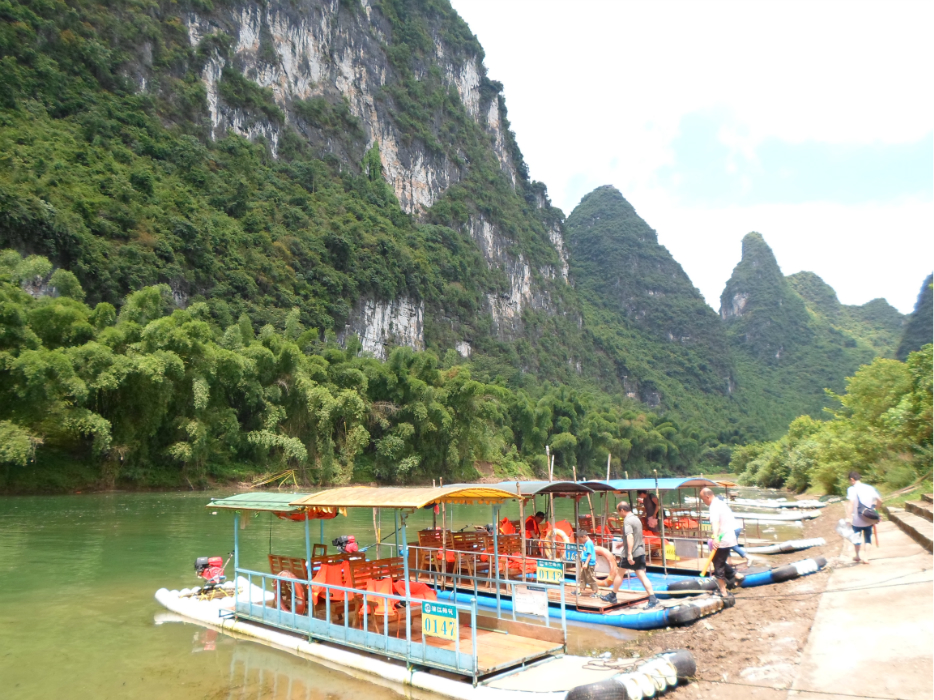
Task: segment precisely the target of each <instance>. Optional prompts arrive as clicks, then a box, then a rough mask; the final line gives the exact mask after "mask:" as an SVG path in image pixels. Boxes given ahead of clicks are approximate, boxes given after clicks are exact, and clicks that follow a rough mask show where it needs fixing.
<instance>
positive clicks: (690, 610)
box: [668, 605, 701, 627]
mask: <svg viewBox="0 0 934 700" xmlns="http://www.w3.org/2000/svg"><path fill="white" fill-rule="evenodd" d="M700 616H701V611H700V609H699V608H697V607H696V606H694V605H677V606H675V607H673V608H668V624H669V625H670V626H672V627H676V626H681V625H689V624H691V623H692V622H694V620H696V619H698V618H699V617H700Z"/></svg>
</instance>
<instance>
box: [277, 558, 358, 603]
mask: <svg viewBox="0 0 934 700" xmlns="http://www.w3.org/2000/svg"><path fill="white" fill-rule="evenodd" d="M315 548H316V549H312V552H315V551H321V549H322V548H323V549H324V550H327V545H320V544H316V545H315ZM359 559H365V555H364V554H331V555H327V554H325V555H322V556H317V557H315V556H313V557H312V558H311V567H310V570H309V569H308V568H306V561H305V560H304V559H300V558H298V557H287V556H284V555H281V554H270V555H269V570H270V571H271V572H272V573H273V574H276V575H278V574H280V573H282V572H283V571H288V572H289V573H291V574H292V575H293V576H295V578H297V579H307V578H312V579H313V580H314V577H315V576H316V574H317V573H318V572H319V571H320V570H321V567H322V566H323V565H328V566H335V565H336V566H337V567H338V568H339V567H340V565H341V564H342V563H343V562H347V561H355V560H359ZM320 582H321V581H320V580H319V583H320ZM324 582H325V583H333V584H335V585H338V586H343V585H346V584H345V583H344V582H343V579H341V580H336V579H335V580H334V581H324ZM290 585H295V586H298V585H302V584H298V583H295V584H290ZM286 590H289V589H286ZM303 590H304V593H305V598H306V599H308V598H309V597H310V596H309V595H308V593H309V591H308V587H307V586H303ZM339 600H340V601H343V597H341V598H340V599H339ZM290 604H291V601H290ZM319 607H320V606H319ZM308 609H309V611H310V612H311V614H312V615H314V614H315V612H316V608H315V606H314V605H309V606H308ZM320 609H321V610H323V607H320ZM338 612H339V613H340V616H341V617H342V616H343V614H344V608H343V605H341V606H340V610H339V611H338Z"/></svg>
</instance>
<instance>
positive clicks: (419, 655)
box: [234, 567, 480, 683]
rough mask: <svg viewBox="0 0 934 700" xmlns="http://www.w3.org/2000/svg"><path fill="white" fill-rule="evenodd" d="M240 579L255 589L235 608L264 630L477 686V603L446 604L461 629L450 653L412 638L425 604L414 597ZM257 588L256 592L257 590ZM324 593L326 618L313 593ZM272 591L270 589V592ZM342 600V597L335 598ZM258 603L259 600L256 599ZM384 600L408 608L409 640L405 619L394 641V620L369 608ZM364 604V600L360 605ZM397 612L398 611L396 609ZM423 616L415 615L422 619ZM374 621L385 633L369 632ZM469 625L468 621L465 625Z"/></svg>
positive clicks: (267, 578) (255, 576)
mask: <svg viewBox="0 0 934 700" xmlns="http://www.w3.org/2000/svg"><path fill="white" fill-rule="evenodd" d="M235 575H236V576H242V577H244V578H245V579H246V580H247V581H248V582H249V584H250V586H249V593H248V594H247V600H242V598H241V596H240V593H239V591H235V594H234V595H235V598H234V607H235V610H236V614H237V615H238V616H240V617H243V618H246V619H249V620H253V621H255V622H260V623H262V624H265V625H270V626H272V627H277V628H280V629H285V630H288V631H291V632H298V633H301V634H303V635H306V636H308V637H309V639H319V640H326V641H332V642H336V643H338V644H341V645H345V646H349V647H354V648H358V649H362V650H365V651H371V652H377V653H379V654H382V655H385V656H389V657H393V658H397V659H401V660H404V661H406V662H407V663H416V664H422V665H424V666H429V667H432V668H438V669H442V670H446V671H452V672H454V673H458V674H461V675H466V676H470V677H471V678H472V679H473V680H474V683H476V680H477V677H478V674H479V670H480V669H479V665H478V660H477V634H476V632H477V603H476V601H474V602H472V603H470V604H467V603H457V602H450V603H448V602H445V603H444V605H447V606H450V607H452V608H454V609H455V610H456V613H455V614H456V615H457V617H458V624H457V628H456V636H455V639H454V643H455V644H454V649H453V650H452V649H445V648H441V647H438V646H435V645H433V644H431V643H430V642H429V641H428V640H429V639H430V637H429V636H428V635H425V634H424V633H423V634H422V635H421V638H420V641H419V640H416V639H413V635H412V618H413V606H417V605H420V604H422V603H424V602H426V601H423V600H421V599H413V598H411V597H408V598H406V596H400V595H395V594H391V593H378V592H375V591H364V590H360V589H354V588H348V587H346V586H338V585H334V584H327V583H317V582H313V581H309V580H307V579H297V578H291V577H288V578H287V577H284V576H278V575H274V574H267V573H264V572H260V571H253V570H250V569H242V568H239V567H238V568H236V569H235ZM285 586H291V587H292V589H291V595H292V604H291V605H290V606H289V607H290V608H291V609H290V610H286V609H283V607H284V606H283V605H282V590H283V587H285ZM294 586H305V587H306V590H307V591H308V593H307V599H306V605H307V610H306V612H305V613H304V614H302V613H298V612H297V611H296V608H297V605H296V604H295V597H296V595H295V588H294ZM254 587H255V588H254ZM312 588H315V589H318V588H320V589H322V591H321V593H322V595H323V597H324V603H325V604H324V605H323V606H322V607H323V612H324V618H323V619H322V618H319V617H316V616H315V615H314V613H315V610H314V606H313V605H312V601H311V596H312V593H311V590H312ZM256 589H259V590H260V591H262V594H261V595H260V594H255V591H256ZM270 589H271V590H270ZM332 592H334V593H339V594H343V595H342V597H343V611H342V613H343V614H342V615H340V617H341V618H342V620H341V623H340V624H337V623H335V622H334V621H333V619H332V605H331V603H332ZM336 597H341V596H336ZM257 598H259V599H258V600H257ZM378 598H381V599H383V601H384V602H383V605H384V609H386V608H390V607H391V606H392V603H393V602H395V603H405V605H404V612H405V615H404V620H405V638H404V639H403V638H401V637H400V636H398V635H400V634H401V632H402V629H401V627H400V624H401V623H402V619H403V617H402V615H401V614H400V615H399V620H398V624H397V625H396V630H395V631H396V635H397V637H395V638H394V637H392V635H391V634H390V628H389V618H390V616H389V615H377V614H376V613H371V612H370V605H371V604H373V603H374V602H375V600H376V599H378ZM356 599H360V600H356ZM268 602H272V603H273V606H272V607H270V606H269V605H268V604H267V603H268ZM397 610H398V609H397ZM353 613H357V614H358V615H359V617H358V619H357V620H356V622H358V623H361V624H360V627H359V628H357V627H355V626H354V625H353V624H352V623H351V614H353ZM400 613H401V611H400ZM468 613H469V617H470V625H469V630H470V653H465V651H462V645H463V643H464V642H465V640H463V639H462V637H463V634H462V625H461V620H460V618H461V615H462V614H464V615H465V616H466V614H468ZM417 615H418V614H416V616H417ZM373 617H377V618H378V617H382V618H383V620H382V622H383V624H382V630H381V631H379V632H371V631H370V622H371V618H373ZM464 621H465V622H466V620H464Z"/></svg>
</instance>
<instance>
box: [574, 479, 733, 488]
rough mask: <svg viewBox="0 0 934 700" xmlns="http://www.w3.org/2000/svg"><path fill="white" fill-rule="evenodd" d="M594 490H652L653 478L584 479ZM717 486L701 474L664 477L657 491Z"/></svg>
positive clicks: (659, 482)
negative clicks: (685, 476)
mask: <svg viewBox="0 0 934 700" xmlns="http://www.w3.org/2000/svg"><path fill="white" fill-rule="evenodd" d="M583 484H584V485H585V486H589V487H590V488H591V489H593V490H594V491H654V490H655V479H610V480H609V481H603V480H600V481H585V482H583ZM705 486H706V487H708V488H717V482H715V481H711V480H710V479H705V478H704V477H701V476H694V477H687V478H664V479H659V480H658V490H659V491H676V490H678V489H693V488H698V489H700V488H704V487H705Z"/></svg>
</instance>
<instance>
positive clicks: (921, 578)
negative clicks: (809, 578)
mask: <svg viewBox="0 0 934 700" xmlns="http://www.w3.org/2000/svg"><path fill="white" fill-rule="evenodd" d="M878 530H879V539H880V540H881V545H882V546H881V547H865V546H864V547H863V548H862V552H861V555H862V556H863V557H865V558H867V559H868V560H869V561H870V562H871V563H870V564H869V565H864V564H853V565H844V566H841V567H839V568H837V569H835V570H834V572H833V574H832V575H831V578H830V581H829V582H828V584H827V590H826V592H825V593H824V595H823V596H822V598H821V602H820V607H819V608H818V610H817V615H816V617H815V618H814V625H813V626H812V628H811V633H810V635H809V637H808V641H807V645H806V647H805V650H804V656H803V658H802V660H801V665H800V667H799V670H798V673H797V677H796V679H795V682H794V684H793V686H792V690H790V691H789V693H788V697H789V698H815V697H817V696H816V695H813V694H811V693H808V692H805V691H818V692H820V693H822V694H821V695H820V697H821V698H823V699H824V700H835V699H837V698H839V700H852V698H853V696H862V697H877V698H901V699H903V700H930V699H931V698H932V697H934V661H932V659H934V603H932V601H934V583H932V556H931V554H930V552H927V551H925V550H924V549H922V547H921V546H919V545H918V544H917V543H915V542H914V541H912V540H911V539H910V538H909V537H908V536H907V535H906V534H905V533H903V532H902V531H901V530H899V529H898V528H897V527H896V526H895V524H894V523H892V522H890V521H885V522H882V523H880V524H879V526H878ZM847 549H848V550H849V551H848V552H847V554H848V555H849V556H850V557H852V554H853V550H852V548H851V547H849V546H848V547H847ZM840 589H851V590H846V591H844V592H831V591H839V590H840ZM796 690H800V691H802V692H796ZM835 693H841V694H840V695H837V694H835Z"/></svg>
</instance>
